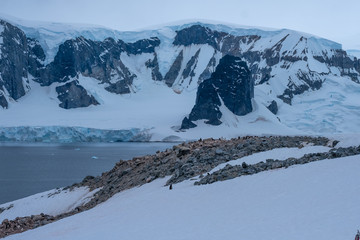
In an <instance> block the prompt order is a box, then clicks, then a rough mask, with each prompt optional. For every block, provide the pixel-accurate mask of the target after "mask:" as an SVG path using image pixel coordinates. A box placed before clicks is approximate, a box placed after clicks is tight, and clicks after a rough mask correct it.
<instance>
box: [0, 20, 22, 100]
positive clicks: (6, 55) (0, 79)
mask: <svg viewBox="0 0 360 240" xmlns="http://www.w3.org/2000/svg"><path fill="white" fill-rule="evenodd" d="M0 29H2V32H0V40H1V41H0V73H1V74H0V89H3V88H5V89H6V90H7V92H8V94H9V96H10V97H11V98H13V99H15V100H17V99H19V98H20V97H22V96H24V95H25V93H26V92H27V91H28V89H29V86H28V79H27V78H28V72H27V69H28V45H27V39H26V36H25V34H24V32H23V31H21V30H20V29H19V28H17V27H15V26H13V25H11V24H9V23H8V22H5V21H3V20H0ZM3 101H4V99H3ZM4 105H5V104H2V106H4Z"/></svg>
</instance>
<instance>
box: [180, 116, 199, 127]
mask: <svg viewBox="0 0 360 240" xmlns="http://www.w3.org/2000/svg"><path fill="white" fill-rule="evenodd" d="M196 126H197V125H196V124H195V123H193V122H192V121H190V120H189V119H188V118H187V117H185V118H184V119H183V121H182V123H181V127H180V128H181V129H184V130H185V129H190V128H194V127H196Z"/></svg>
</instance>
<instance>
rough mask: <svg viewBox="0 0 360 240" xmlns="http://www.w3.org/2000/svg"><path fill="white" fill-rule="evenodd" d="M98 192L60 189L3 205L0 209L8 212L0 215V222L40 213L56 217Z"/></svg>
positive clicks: (83, 189) (81, 188)
mask: <svg viewBox="0 0 360 240" xmlns="http://www.w3.org/2000/svg"><path fill="white" fill-rule="evenodd" d="M98 190H99V189H95V190H93V191H91V192H90V191H89V188H87V187H80V188H76V189H74V190H72V191H70V190H64V189H62V188H61V189H55V190H50V191H47V192H43V193H39V194H35V195H32V196H29V197H26V198H23V199H20V200H16V201H13V202H9V203H5V204H2V205H0V208H5V209H8V210H5V211H4V212H2V213H0V222H2V221H3V220H4V219H8V220H13V219H15V218H16V217H25V216H31V215H37V214H40V213H44V214H48V215H52V216H56V215H59V214H62V213H66V212H70V211H71V210H73V209H75V208H76V207H78V206H81V205H83V204H84V203H86V202H87V201H89V200H90V199H91V197H92V196H93V195H94V194H95V193H96V192H97V191H98Z"/></svg>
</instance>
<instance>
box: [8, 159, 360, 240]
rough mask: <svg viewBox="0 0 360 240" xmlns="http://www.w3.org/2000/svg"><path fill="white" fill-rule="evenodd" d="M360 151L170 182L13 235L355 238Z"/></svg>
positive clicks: (359, 210)
mask: <svg viewBox="0 0 360 240" xmlns="http://www.w3.org/2000/svg"><path fill="white" fill-rule="evenodd" d="M359 159H360V156H352V157H346V158H339V159H332V160H324V161H319V162H313V163H310V164H305V165H299V166H294V167H290V168H288V169H280V170H276V171H267V172H262V173H259V174H256V175H251V176H246V177H240V178H236V179H233V180H229V181H224V182H218V183H214V184H211V185H205V186H194V185H193V182H192V181H187V182H183V183H180V184H177V185H174V189H173V190H172V191H169V190H168V188H167V187H163V186H164V184H165V182H166V180H167V179H161V180H157V181H154V182H152V183H150V184H146V185H143V186H142V187H138V188H134V189H131V190H128V191H124V192H121V193H119V194H116V195H115V196H114V197H112V198H111V199H109V200H108V201H107V202H105V203H103V204H101V205H98V206H97V207H95V208H93V209H91V210H89V211H86V212H83V213H80V214H77V215H74V216H72V217H68V218H65V219H63V220H60V221H58V222H55V223H53V224H49V225H46V226H44V227H41V228H37V229H35V230H31V231H28V232H25V233H22V234H19V235H13V236H10V237H9V238H8V239H24V240H26V239H62V240H66V239H87V240H89V239H133V240H136V239H207V240H208V239H248V240H251V239H277V240H281V239H284V240H289V239H292V240H296V239H299V240H304V239H308V240H310V239H316V240H321V239H327V240H328V239H332V240H333V239H334V240H336V239H339V240H340V239H341V240H343V239H352V238H353V237H354V234H355V232H356V229H358V228H359V216H360V205H359V202H360V194H359V192H360V178H359V177H358V176H359V172H360V164H359Z"/></svg>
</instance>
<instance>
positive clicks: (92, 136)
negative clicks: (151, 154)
mask: <svg viewBox="0 0 360 240" xmlns="http://www.w3.org/2000/svg"><path fill="white" fill-rule="evenodd" d="M150 138H151V135H150V134H149V132H148V130H142V129H139V128H133V129H128V130H105V129H95V128H85V127H65V126H52V127H29V126H24V127H2V128H0V142H44V143H46V142H51V143H73V142H147V141H149V140H150Z"/></svg>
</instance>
